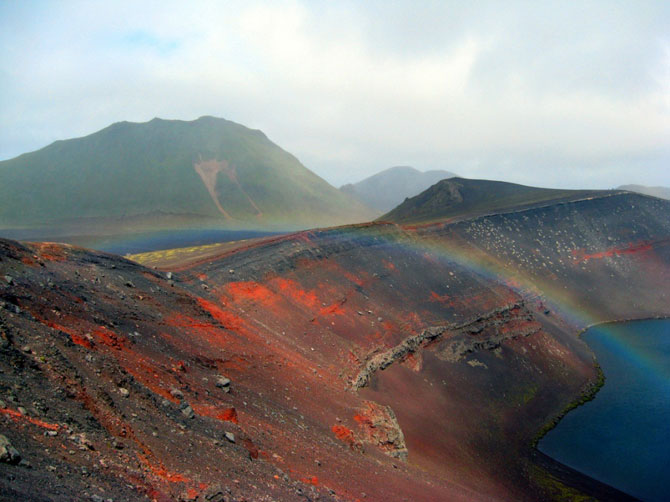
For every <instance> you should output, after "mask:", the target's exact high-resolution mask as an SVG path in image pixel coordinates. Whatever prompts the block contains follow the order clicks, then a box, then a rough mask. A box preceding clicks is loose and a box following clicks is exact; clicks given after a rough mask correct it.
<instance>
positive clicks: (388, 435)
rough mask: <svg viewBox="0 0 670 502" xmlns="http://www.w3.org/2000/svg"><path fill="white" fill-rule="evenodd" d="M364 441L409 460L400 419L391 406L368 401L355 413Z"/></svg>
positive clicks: (394, 455)
mask: <svg viewBox="0 0 670 502" xmlns="http://www.w3.org/2000/svg"><path fill="white" fill-rule="evenodd" d="M354 420H356V422H358V424H359V426H360V429H361V435H362V436H363V437H364V441H365V442H367V443H369V444H372V445H374V446H376V447H378V448H381V449H382V450H383V451H384V453H386V454H387V455H390V456H391V457H395V458H399V459H400V460H403V461H406V460H407V455H408V451H407V445H406V444H405V436H404V434H403V433H402V429H401V428H400V424H399V423H398V419H397V418H396V416H395V413H393V409H391V407H390V406H383V405H380V404H378V403H375V402H373V401H366V402H365V406H364V407H363V408H361V410H360V412H359V413H358V414H356V415H354Z"/></svg>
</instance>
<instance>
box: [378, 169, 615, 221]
mask: <svg viewBox="0 0 670 502" xmlns="http://www.w3.org/2000/svg"><path fill="white" fill-rule="evenodd" d="M602 193H603V191H596V190H556V189H551V188H536V187H529V186H525V185H517V184H514V183H506V182H503V181H489V180H469V179H465V178H451V179H446V180H442V181H439V182H438V183H436V184H434V185H433V186H431V187H430V188H428V189H427V190H425V191H424V192H422V193H420V194H419V195H417V196H416V197H412V198H410V199H405V201H404V202H403V203H402V204H400V205H399V206H398V207H396V208H395V209H393V210H392V211H390V212H388V213H387V214H385V215H384V216H382V217H380V218H379V220H382V221H391V222H395V223H413V224H416V223H431V222H435V221H439V220H445V219H450V218H469V217H474V216H480V215H483V214H488V213H500V212H505V211H509V210H517V209H523V208H528V207H533V206H541V205H543V204H546V203H549V202H557V201H561V200H565V201H569V200H575V199H580V198H586V197H590V196H593V195H596V194H602ZM613 193H614V192H613Z"/></svg>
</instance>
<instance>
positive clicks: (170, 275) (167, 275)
mask: <svg viewBox="0 0 670 502" xmlns="http://www.w3.org/2000/svg"><path fill="white" fill-rule="evenodd" d="M165 277H167V279H168V281H169V280H170V279H172V272H166V273H165Z"/></svg>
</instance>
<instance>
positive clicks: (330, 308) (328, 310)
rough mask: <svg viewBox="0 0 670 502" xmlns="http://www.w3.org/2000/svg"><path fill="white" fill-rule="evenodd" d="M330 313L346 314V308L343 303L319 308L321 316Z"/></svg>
mask: <svg viewBox="0 0 670 502" xmlns="http://www.w3.org/2000/svg"><path fill="white" fill-rule="evenodd" d="M330 315H344V309H343V308H342V307H341V304H339V303H333V304H332V305H328V306H327V307H323V308H322V309H321V310H319V317H323V316H330Z"/></svg>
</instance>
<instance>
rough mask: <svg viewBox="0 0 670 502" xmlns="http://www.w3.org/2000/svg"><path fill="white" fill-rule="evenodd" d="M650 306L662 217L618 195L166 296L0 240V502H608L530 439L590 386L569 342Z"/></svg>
mask: <svg viewBox="0 0 670 502" xmlns="http://www.w3.org/2000/svg"><path fill="white" fill-rule="evenodd" d="M669 285H670V202H668V201H663V200H659V199H655V198H652V197H645V196H642V195H637V194H631V193H614V194H612V195H607V194H604V195H599V196H594V197H591V198H583V199H580V200H577V201H573V202H563V201H561V202H558V203H550V204H546V205H544V206H542V207H533V208H528V209H525V210H518V211H510V212H506V213H503V214H497V215H490V216H482V217H479V218H473V219H469V220H461V221H458V222H454V223H445V224H442V225H430V226H423V227H419V228H409V227H400V226H398V225H394V224H383V223H373V224H365V225H357V226H348V227H340V228H335V229H325V230H316V231H305V232H300V233H298V234H294V235H285V236H281V237H276V238H272V239H268V240H264V241H263V242H260V243H253V244H250V245H249V246H245V247H241V248H239V249H237V250H233V251H230V250H228V251H223V252H222V253H221V254H220V255H219V256H211V257H208V258H207V259H203V260H199V261H196V262H195V263H190V264H188V265H185V266H184V267H183V269H182V270H172V273H170V274H166V273H165V272H160V271H158V270H154V269H148V268H144V267H142V266H140V265H138V264H136V263H132V262H130V261H128V260H125V259H122V258H120V257H115V256H112V255H108V254H104V253H95V252H90V251H86V250H83V249H78V248H74V247H71V246H61V245H54V244H20V243H17V242H11V241H6V240H3V239H0V355H2V357H0V389H1V390H2V394H3V395H2V403H1V404H0V423H1V424H2V426H3V431H2V434H3V435H4V436H5V437H6V438H7V439H8V441H9V442H10V443H11V444H12V445H13V446H14V447H15V448H16V450H18V452H19V453H20V454H21V456H22V457H23V458H24V459H26V460H27V461H28V462H29V463H30V465H31V466H32V468H28V467H27V466H26V465H25V464H24V465H20V464H19V465H14V464H12V463H11V462H0V498H1V499H3V500H4V499H8V500H29V501H33V500H35V501H37V500H40V501H41V500H73V499H77V500H78V499H93V498H95V497H93V495H95V496H96V497H100V498H103V499H107V498H113V499H114V500H161V501H163V500H164V501H168V500H217V501H221V500H253V501H264V500H277V501H293V500H328V501H348V500H357V499H358V500H412V501H418V502H419V501H420V502H424V501H425V502H428V501H434V500H467V501H473V500H482V501H484V500H486V501H494V500H495V501H507V500H519V501H525V500H528V501H531V500H533V501H535V500H584V499H591V498H590V497H586V496H584V495H593V496H594V498H596V499H598V500H625V497H624V496H623V495H622V494H621V493H616V492H612V491H611V490H609V491H608V488H607V487H603V486H602V485H601V484H598V483H596V482H595V481H593V480H591V481H590V482H587V483H584V479H583V478H584V476H582V477H581V478H580V477H579V476H576V475H575V473H574V471H570V470H566V469H565V468H561V469H556V470H552V469H553V468H552V467H551V466H549V469H550V470H549V471H547V464H546V463H544V464H539V465H538V464H537V462H536V456H535V454H534V449H533V447H532V441H533V438H536V437H537V434H538V431H540V430H541V429H542V428H543V426H545V425H546V424H547V422H548V421H551V420H552V419H553V418H555V417H556V416H557V415H559V414H560V413H561V412H562V411H564V410H565V407H566V405H568V404H569V403H571V402H574V400H575V399H579V397H580V395H581V394H582V393H583V392H585V391H586V390H588V389H590V388H591V386H592V384H593V383H594V382H596V381H597V379H598V372H597V369H596V367H594V364H593V359H592V357H593V356H592V353H591V351H590V350H589V349H588V347H587V346H586V345H585V344H584V343H583V341H582V340H581V339H580V338H579V337H578V336H577V332H578V331H579V330H581V329H583V328H584V327H586V326H587V325H589V324H591V323H595V322H601V321H606V320H615V319H625V318H640V317H653V316H661V315H664V316H667V315H668V314H670V310H669V309H670V303H669V302H668V297H669V295H670V290H669ZM224 377H225V378H226V379H227V380H224ZM372 473H374V475H372ZM575 481H577V483H575ZM35 487H39V493H36V491H37V490H36V489H35ZM580 491H581V492H584V493H580Z"/></svg>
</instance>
